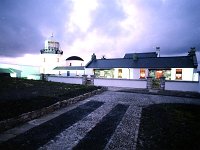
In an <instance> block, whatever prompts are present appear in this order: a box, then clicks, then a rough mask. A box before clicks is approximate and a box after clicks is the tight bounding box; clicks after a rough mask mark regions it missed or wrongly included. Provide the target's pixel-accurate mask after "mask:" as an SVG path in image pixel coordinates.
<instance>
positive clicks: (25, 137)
mask: <svg viewBox="0 0 200 150" xmlns="http://www.w3.org/2000/svg"><path fill="white" fill-rule="evenodd" d="M120 91H124V90H123V89H120V90H119V89H117V88H110V89H109V91H106V92H104V93H102V94H100V95H96V96H93V97H90V98H88V99H86V100H84V101H81V102H79V103H77V104H74V105H71V106H69V107H66V108H64V109H62V110H59V111H56V112H54V113H52V114H49V115H47V116H44V117H42V118H39V119H35V120H32V121H29V122H28V123H26V124H24V125H23V126H20V127H18V128H15V129H11V130H9V131H6V132H4V133H3V134H1V135H0V149H27V148H28V149H37V148H39V149H90V148H91V147H93V148H95V149H106V150H108V149H130V150H135V149H153V148H154V147H152V145H151V144H153V143H156V142H157V140H158V138H153V141H151V140H152V139H151V137H153V136H154V135H155V136H156V137H157V136H160V139H159V140H160V141H162V142H163V137H162V134H159V133H162V132H160V131H159V130H156V131H158V132H156V131H155V127H156V126H152V125H151V121H153V120H154V119H152V118H155V120H156V122H154V123H155V125H158V126H159V128H160V129H161V131H162V130H163V127H162V125H167V129H169V128H168V127H170V129H175V130H171V131H172V133H173V134H169V136H170V138H167V140H168V141H165V142H166V143H167V144H170V140H174V139H175V138H176V139H178V138H177V137H180V136H183V135H184V134H183V132H182V130H184V132H185V130H186V129H187V130H188V129H191V128H193V127H194V130H195V131H196V130H200V129H199V125H198V118H199V116H198V115H196V114H197V113H199V108H200V101H199V99H194V98H188V97H187V98H184V97H176V96H164V95H151V94H140V93H132V92H120ZM168 104H169V105H168ZM188 104H189V105H188ZM162 105H164V108H163V107H161V106H162ZM170 106H175V107H177V108H175V109H174V108H173V107H170ZM182 106H183V107H182ZM187 106H192V109H191V108H188V107H187ZM165 107H166V108H167V109H166V108H165ZM179 107H180V109H179ZM154 108H155V109H154ZM193 108H194V109H193ZM190 110H192V111H190ZM165 111H167V112H168V113H163V112H165ZM174 111H175V112H176V115H173V114H174ZM182 112H187V113H185V114H184V113H182ZM155 114H156V115H155ZM167 117H169V118H168V119H169V120H171V119H172V120H174V118H176V119H179V120H178V123H177V124H176V122H177V121H172V122H170V123H171V124H170V126H168V122H169V120H167V119H166V118H167ZM187 118H189V119H187ZM186 120H189V122H192V121H193V123H192V126H191V125H190V124H188V122H187V121H186ZM191 120H192V121H191ZM194 120H195V121H197V122H194ZM179 121H180V122H179ZM182 121H183V122H182ZM160 122H161V124H160ZM174 123H175V124H174ZM182 123H186V124H185V125H184V124H183V128H179V129H180V131H179V130H178V129H177V127H176V126H178V127H180V124H182ZM145 124H150V125H149V126H148V127H150V129H149V128H146V127H145V126H144V125H145ZM193 125H194V126H193ZM173 126H174V127H173ZM164 127H165V126H164ZM156 129H157V128H156ZM151 130H152V131H153V132H152V135H151V134H149V133H148V131H151ZM194 130H191V131H192V134H190V132H186V134H187V135H188V134H189V136H184V137H186V138H187V137H189V138H190V137H191V136H193V135H194V137H192V139H197V140H198V139H199V137H200V135H199V132H195V131H194ZM177 131H178V132H177ZM195 134H196V135H195ZM173 135H176V136H173ZM195 136H197V137H198V138H195ZM164 140H165V139H164ZM145 141H147V147H146V143H145ZM149 141H151V142H150V143H149V144H148V142H149ZM187 141H188V143H189V144H188V145H190V148H191V149H193V147H192V146H198V145H196V143H199V142H198V141H197V142H196V141H191V140H190V139H189V140H188V139H187ZM180 143H181V142H180ZM183 144H187V143H186V142H184V143H183ZM148 146H150V148H149V147H148ZM153 146H155V144H153ZM158 146H159V145H158ZM161 147H162V145H161ZM162 148H163V147H162ZM169 148H171V147H167V146H166V149H169ZM197 148H198V147H197ZM158 149H159V148H158Z"/></svg>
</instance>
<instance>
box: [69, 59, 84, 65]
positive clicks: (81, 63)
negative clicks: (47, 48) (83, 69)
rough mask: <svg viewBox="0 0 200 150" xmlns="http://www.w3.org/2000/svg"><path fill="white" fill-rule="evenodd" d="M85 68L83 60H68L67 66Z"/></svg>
mask: <svg viewBox="0 0 200 150" xmlns="http://www.w3.org/2000/svg"><path fill="white" fill-rule="evenodd" d="M70 64H71V66H84V61H81V60H66V66H70Z"/></svg>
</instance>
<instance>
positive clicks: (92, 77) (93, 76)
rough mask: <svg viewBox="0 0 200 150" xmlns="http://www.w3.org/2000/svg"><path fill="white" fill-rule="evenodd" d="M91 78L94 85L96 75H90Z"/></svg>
mask: <svg viewBox="0 0 200 150" xmlns="http://www.w3.org/2000/svg"><path fill="white" fill-rule="evenodd" d="M90 78H91V85H94V78H95V75H90Z"/></svg>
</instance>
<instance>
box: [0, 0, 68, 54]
mask: <svg viewBox="0 0 200 150" xmlns="http://www.w3.org/2000/svg"><path fill="white" fill-rule="evenodd" d="M69 5H70V3H69ZM67 9H69V8H66V5H65V7H64V5H63V3H62V2H60V1H59V2H55V1H53V0H42V1H40V0H28V1H26V0H18V1H13V0H1V1H0V35H1V36H0V55H2V56H10V57H16V56H21V55H23V54H26V53H31V54H37V53H39V50H40V49H41V48H43V42H44V40H45V38H46V37H43V35H42V34H41V30H42V29H45V27H46V28H51V29H52V32H54V31H56V32H57V33H62V30H63V24H64V22H65V21H66V20H64V19H62V15H63V14H65V16H67V15H66V12H67ZM49 34H51V33H49Z"/></svg>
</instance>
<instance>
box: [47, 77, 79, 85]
mask: <svg viewBox="0 0 200 150" xmlns="http://www.w3.org/2000/svg"><path fill="white" fill-rule="evenodd" d="M47 81H53V82H62V83H70V84H82V77H64V76H48V77H47Z"/></svg>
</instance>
